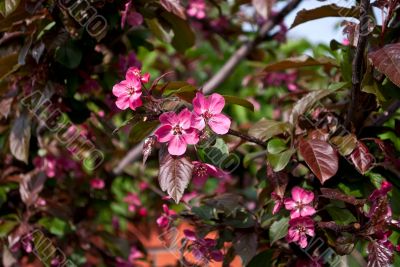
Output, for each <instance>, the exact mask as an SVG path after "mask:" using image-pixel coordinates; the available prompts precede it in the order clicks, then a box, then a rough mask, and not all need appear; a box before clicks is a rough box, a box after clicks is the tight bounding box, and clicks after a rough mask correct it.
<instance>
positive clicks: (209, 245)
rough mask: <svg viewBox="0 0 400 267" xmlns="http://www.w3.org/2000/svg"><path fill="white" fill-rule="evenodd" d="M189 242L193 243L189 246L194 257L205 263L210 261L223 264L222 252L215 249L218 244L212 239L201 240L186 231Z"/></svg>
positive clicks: (189, 231)
mask: <svg viewBox="0 0 400 267" xmlns="http://www.w3.org/2000/svg"><path fill="white" fill-rule="evenodd" d="M183 233H184V235H185V237H186V239H187V240H189V241H191V244H190V245H189V248H190V250H191V251H192V253H193V256H194V257H195V258H196V259H197V260H199V261H202V262H204V263H207V262H209V261H211V260H212V261H218V262H221V261H223V259H224V255H223V254H222V252H221V251H220V250H218V249H216V248H215V246H216V245H217V242H216V241H215V240H214V239H211V238H199V237H198V236H197V235H196V234H195V233H194V232H193V231H191V230H187V229H186V230H184V231H183Z"/></svg>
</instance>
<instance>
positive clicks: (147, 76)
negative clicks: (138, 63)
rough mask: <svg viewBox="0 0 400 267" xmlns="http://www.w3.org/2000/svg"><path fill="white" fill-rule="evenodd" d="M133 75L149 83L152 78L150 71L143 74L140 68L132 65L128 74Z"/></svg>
mask: <svg viewBox="0 0 400 267" xmlns="http://www.w3.org/2000/svg"><path fill="white" fill-rule="evenodd" d="M128 73H129V74H130V75H133V76H134V77H136V79H138V80H140V81H141V82H142V83H148V82H149V80H150V73H145V74H143V75H142V72H141V71H140V69H138V68H136V67H130V68H129V69H128V70H127V74H128Z"/></svg>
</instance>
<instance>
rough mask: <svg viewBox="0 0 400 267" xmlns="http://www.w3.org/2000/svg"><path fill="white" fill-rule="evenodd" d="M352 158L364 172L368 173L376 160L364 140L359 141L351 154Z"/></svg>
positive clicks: (360, 170)
mask: <svg viewBox="0 0 400 267" xmlns="http://www.w3.org/2000/svg"><path fill="white" fill-rule="evenodd" d="M350 159H351V161H352V162H353V164H354V165H355V166H356V168H357V170H358V171H359V172H360V173H362V174H364V173H366V172H367V171H368V170H369V169H370V168H371V167H372V164H373V163H374V162H375V158H374V156H372V154H371V153H369V150H368V148H367V146H366V145H365V144H364V143H362V142H358V143H357V146H356V148H355V149H354V151H353V152H352V153H351V154H350Z"/></svg>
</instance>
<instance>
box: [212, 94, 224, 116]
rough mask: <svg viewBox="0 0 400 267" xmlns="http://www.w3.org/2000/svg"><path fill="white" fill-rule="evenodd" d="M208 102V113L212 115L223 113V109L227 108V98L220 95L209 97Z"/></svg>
mask: <svg viewBox="0 0 400 267" xmlns="http://www.w3.org/2000/svg"><path fill="white" fill-rule="evenodd" d="M208 101H209V107H208V111H209V112H210V113H211V114H219V113H221V111H222V109H223V108H224V106H225V98H224V97H223V96H222V95H220V94H216V93H214V94H212V95H211V96H209V98H208Z"/></svg>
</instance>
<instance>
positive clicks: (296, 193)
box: [292, 186, 306, 203]
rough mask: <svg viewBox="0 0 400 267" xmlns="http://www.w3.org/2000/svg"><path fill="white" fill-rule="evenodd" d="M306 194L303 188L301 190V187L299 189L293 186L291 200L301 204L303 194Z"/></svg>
mask: <svg viewBox="0 0 400 267" xmlns="http://www.w3.org/2000/svg"><path fill="white" fill-rule="evenodd" d="M305 193H306V192H305V190H304V189H303V188H301V187H299V186H295V187H293V189H292V198H293V200H294V201H296V202H301V203H303V197H304V194H305Z"/></svg>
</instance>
